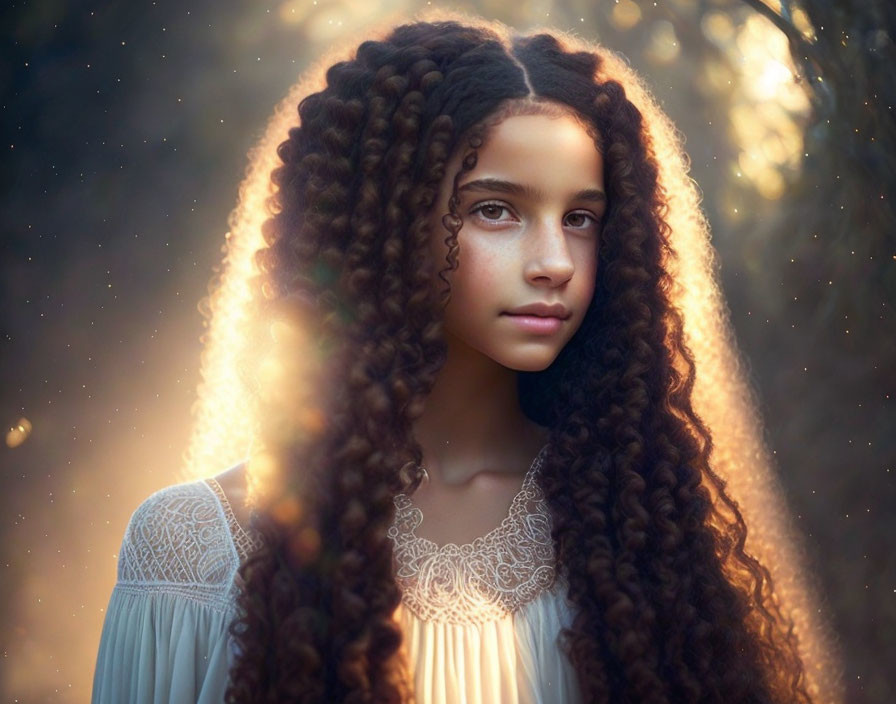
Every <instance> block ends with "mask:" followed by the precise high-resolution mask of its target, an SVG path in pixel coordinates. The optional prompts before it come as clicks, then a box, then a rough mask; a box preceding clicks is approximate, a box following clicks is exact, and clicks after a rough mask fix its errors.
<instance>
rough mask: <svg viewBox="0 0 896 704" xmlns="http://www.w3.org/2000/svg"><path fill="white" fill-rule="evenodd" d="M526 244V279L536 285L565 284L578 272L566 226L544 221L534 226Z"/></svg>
mask: <svg viewBox="0 0 896 704" xmlns="http://www.w3.org/2000/svg"><path fill="white" fill-rule="evenodd" d="M528 240H529V241H528V242H527V243H526V254H527V256H526V264H525V275H526V280H527V281H530V282H532V283H535V284H542V285H545V284H546V285H549V286H562V285H563V284H565V283H566V282H567V281H569V280H570V279H571V278H572V275H573V273H575V270H576V267H575V261H574V260H573V256H572V252H571V251H570V248H569V243H568V242H567V239H566V234H565V233H564V232H563V228H562V227H561V226H559V225H549V224H542V225H540V226H538V227H537V228H533V232H532V233H531V236H530V237H529V238H528Z"/></svg>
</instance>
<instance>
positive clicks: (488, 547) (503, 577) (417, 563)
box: [388, 448, 556, 624]
mask: <svg viewBox="0 0 896 704" xmlns="http://www.w3.org/2000/svg"><path fill="white" fill-rule="evenodd" d="M546 449H547V448H542V450H541V452H539V453H538V456H537V457H536V458H535V460H534V461H533V462H532V466H531V467H530V468H529V471H528V472H527V473H526V477H525V479H524V480H523V486H522V489H520V491H519V493H518V494H517V495H516V496H515V497H514V499H513V501H512V502H511V505H510V509H509V511H508V514H507V517H506V518H504V520H503V521H502V522H501V524H500V525H499V526H498V527H497V528H495V529H493V530H491V531H490V532H489V533H487V534H486V535H484V536H481V537H479V538H476V539H475V540H474V541H473V542H472V543H466V544H464V545H456V544H454V543H448V544H447V545H443V546H439V545H437V544H436V543H435V542H433V541H432V540H428V539H426V538H419V537H417V535H416V529H417V527H418V526H419V525H420V523H421V522H422V521H423V512H422V511H421V510H420V509H419V508H417V507H416V506H414V504H413V502H412V501H411V499H410V498H409V497H408V496H407V495H405V494H398V495H397V496H396V497H395V508H396V511H395V520H394V522H393V525H392V527H391V528H390V529H389V533H388V535H389V537H390V538H391V539H392V542H393V546H394V550H393V557H394V562H395V566H396V569H395V573H396V574H395V576H396V580H397V582H398V584H399V586H400V587H401V590H402V603H403V604H404V605H405V606H406V607H408V609H410V610H411V611H412V612H413V613H414V614H416V615H417V616H418V617H419V618H421V619H423V620H425V621H436V622H443V623H451V624H475V623H482V622H485V621H494V620H498V619H501V618H503V617H505V616H506V615H508V614H510V613H513V612H514V611H517V610H518V609H520V608H522V607H523V606H524V605H526V604H528V603H529V602H531V601H533V600H534V599H535V598H536V597H538V596H539V595H540V594H541V593H542V592H544V591H547V590H549V589H551V588H552V587H553V585H554V583H555V578H556V574H555V568H554V564H555V563H554V543H553V540H552V538H551V528H552V522H551V514H550V509H549V508H548V505H547V501H546V500H545V497H544V493H543V492H542V490H541V487H540V486H539V484H538V481H537V476H538V472H539V470H540V469H541V464H542V461H543V458H544V454H545V450H546Z"/></svg>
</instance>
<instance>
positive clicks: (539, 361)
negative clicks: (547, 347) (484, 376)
mask: <svg viewBox="0 0 896 704" xmlns="http://www.w3.org/2000/svg"><path fill="white" fill-rule="evenodd" d="M555 359H557V355H551V356H548V355H537V356H536V355H531V356H527V357H517V358H515V359H507V360H498V361H499V362H500V363H501V364H503V365H504V366H505V367H507V368H508V369H513V370H514V371H516V372H543V371H544V370H545V369H547V368H548V367H549V366H551V364H553V363H554V360H555Z"/></svg>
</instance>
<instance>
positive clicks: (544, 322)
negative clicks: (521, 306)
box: [505, 313, 563, 335]
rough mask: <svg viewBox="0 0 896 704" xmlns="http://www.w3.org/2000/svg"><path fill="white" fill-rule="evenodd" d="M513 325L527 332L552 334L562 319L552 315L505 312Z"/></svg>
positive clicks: (558, 327) (561, 323) (557, 328)
mask: <svg viewBox="0 0 896 704" xmlns="http://www.w3.org/2000/svg"><path fill="white" fill-rule="evenodd" d="M505 315H507V317H508V318H510V319H511V320H512V321H513V323H514V325H517V326H518V327H520V328H522V329H523V330H525V331H527V332H534V333H537V334H539V335H552V334H553V333H555V332H557V331H558V330H559V329H560V326H561V325H563V320H561V319H560V318H554V317H552V316H551V317H545V316H540V315H514V314H512V313H505Z"/></svg>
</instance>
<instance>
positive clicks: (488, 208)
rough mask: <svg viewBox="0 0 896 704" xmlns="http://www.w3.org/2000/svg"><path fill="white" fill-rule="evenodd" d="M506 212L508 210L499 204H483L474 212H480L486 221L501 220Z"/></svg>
mask: <svg viewBox="0 0 896 704" xmlns="http://www.w3.org/2000/svg"><path fill="white" fill-rule="evenodd" d="M506 210H507V208H505V207H504V206H503V205H498V204H497V203H483V204H482V205H480V206H479V207H478V208H476V210H475V211H473V212H478V213H479V214H480V215H482V217H484V218H485V219H486V220H500V219H501V215H502V214H503V213H504V212H505V211H506Z"/></svg>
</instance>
